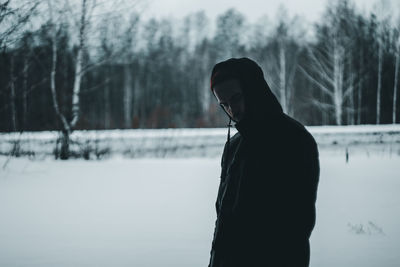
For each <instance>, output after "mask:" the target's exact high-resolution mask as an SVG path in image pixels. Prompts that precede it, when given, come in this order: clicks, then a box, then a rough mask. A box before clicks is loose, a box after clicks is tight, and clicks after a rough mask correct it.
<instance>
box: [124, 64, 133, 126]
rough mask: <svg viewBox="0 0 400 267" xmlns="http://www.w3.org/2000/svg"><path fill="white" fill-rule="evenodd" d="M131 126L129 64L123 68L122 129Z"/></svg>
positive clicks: (130, 76)
mask: <svg viewBox="0 0 400 267" xmlns="http://www.w3.org/2000/svg"><path fill="white" fill-rule="evenodd" d="M131 126H132V73H131V68H130V63H127V64H125V66H124V127H125V128H126V129H129V128H131Z"/></svg>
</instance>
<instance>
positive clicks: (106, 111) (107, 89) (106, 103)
mask: <svg viewBox="0 0 400 267" xmlns="http://www.w3.org/2000/svg"><path fill="white" fill-rule="evenodd" d="M105 75H106V84H105V86H104V95H103V96H104V128H105V129H110V126H111V121H110V116H111V105H110V88H111V78H110V77H111V71H110V67H109V66H107V67H106V74H105Z"/></svg>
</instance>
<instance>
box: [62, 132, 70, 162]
mask: <svg viewBox="0 0 400 267" xmlns="http://www.w3.org/2000/svg"><path fill="white" fill-rule="evenodd" d="M69 135H70V133H69V132H68V131H62V136H61V150H60V159H63V160H65V159H68V158H69V156H70V151H69Z"/></svg>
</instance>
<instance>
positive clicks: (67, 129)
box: [47, 0, 95, 159]
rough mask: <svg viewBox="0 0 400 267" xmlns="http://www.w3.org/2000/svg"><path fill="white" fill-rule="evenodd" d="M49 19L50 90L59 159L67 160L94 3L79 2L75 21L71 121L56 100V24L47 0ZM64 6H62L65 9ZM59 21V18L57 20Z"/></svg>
mask: <svg viewBox="0 0 400 267" xmlns="http://www.w3.org/2000/svg"><path fill="white" fill-rule="evenodd" d="M47 3H48V8H49V17H50V28H51V30H50V31H51V33H50V35H51V40H52V46H51V47H52V48H51V49H52V65H51V71H50V88H51V93H52V99H53V106H54V110H55V111H56V114H57V116H58V118H59V119H60V121H61V123H62V126H63V130H62V139H61V151H60V158H61V159H67V158H68V157H69V142H70V140H69V137H70V135H71V133H72V131H73V129H74V128H75V126H76V124H77V122H78V119H79V110H80V108H79V97H80V96H79V93H80V89H81V79H82V76H83V74H84V71H83V52H84V48H85V46H86V43H87V35H86V30H87V27H88V24H89V20H90V14H91V12H92V11H93V9H94V7H95V1H93V2H92V4H91V6H89V4H88V0H81V2H80V4H81V6H80V16H79V20H78V21H77V24H76V25H77V26H78V36H77V40H78V44H77V47H76V58H75V71H74V84H73V88H72V106H71V120H70V121H68V120H67V117H66V116H65V115H64V114H63V113H62V112H61V110H60V107H59V103H58V100H57V88H56V82H55V77H56V70H57V68H56V67H57V23H56V17H55V14H54V12H55V10H54V9H55V7H54V1H52V0H48V1H47ZM66 3H67V4H68V2H66ZM65 7H66V6H63V8H65ZM57 19H59V18H57Z"/></svg>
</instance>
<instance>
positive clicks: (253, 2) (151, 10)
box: [144, 0, 400, 22]
mask: <svg viewBox="0 0 400 267" xmlns="http://www.w3.org/2000/svg"><path fill="white" fill-rule="evenodd" d="M331 1H332V0H331ZM333 1H334V0H333ZM377 1H379V0H353V1H352V2H354V3H355V4H356V6H357V8H358V9H359V10H362V11H363V10H364V11H365V12H369V11H370V10H371V9H372V8H373V6H374V4H375V3H376V2H377ZM389 1H391V2H392V5H393V6H395V5H397V7H396V8H395V9H397V10H398V9H399V8H400V7H399V6H400V1H399V0H389ZM326 2H327V0H281V1H276V0H148V4H147V8H146V10H145V12H144V15H145V17H150V16H151V17H153V16H155V17H163V16H173V17H175V18H181V17H183V16H184V15H187V14H188V13H191V12H195V11H198V10H205V11H206V13H207V15H208V16H209V17H210V18H212V19H213V18H215V17H216V16H217V15H218V14H221V13H222V12H224V11H225V10H227V9H228V8H230V7H234V8H236V9H237V10H239V11H240V12H242V13H243V14H245V16H246V17H247V19H249V20H250V21H256V20H257V19H258V18H260V17H261V16H262V15H267V16H268V17H269V18H271V19H273V18H274V17H275V14H276V10H277V8H278V7H279V6H280V5H281V4H283V5H284V6H286V8H287V10H288V12H289V14H290V15H294V14H297V15H300V16H303V17H304V18H305V19H306V21H308V22H314V21H317V20H320V18H321V15H322V12H323V10H324V8H325V6H326Z"/></svg>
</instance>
